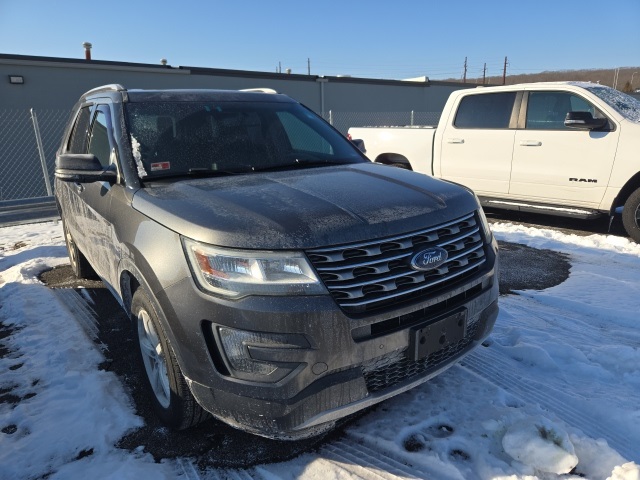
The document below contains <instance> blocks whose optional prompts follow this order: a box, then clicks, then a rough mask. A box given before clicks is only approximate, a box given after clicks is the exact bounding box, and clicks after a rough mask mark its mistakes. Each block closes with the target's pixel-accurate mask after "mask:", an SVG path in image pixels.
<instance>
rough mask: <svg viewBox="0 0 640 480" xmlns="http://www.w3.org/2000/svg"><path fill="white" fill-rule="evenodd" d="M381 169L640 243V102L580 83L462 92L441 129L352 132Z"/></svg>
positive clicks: (450, 101)
mask: <svg viewBox="0 0 640 480" xmlns="http://www.w3.org/2000/svg"><path fill="white" fill-rule="evenodd" d="M349 135H350V136H351V138H353V139H354V141H357V140H359V141H360V142H359V144H360V145H361V147H362V148H363V149H364V151H365V153H366V155H367V156H368V157H369V158H370V159H371V160H373V161H374V162H377V163H385V164H389V165H395V166H399V167H403V168H408V169H411V170H414V171H416V172H421V173H425V174H428V175H432V176H435V177H437V178H441V179H446V180H451V181H454V182H458V183H460V184H462V185H466V186H467V187H470V188H471V189H473V190H474V191H475V192H476V194H477V195H478V196H479V197H480V200H481V202H482V204H483V205H484V206H488V207H495V208H502V209H515V210H521V211H531V212H538V213H546V214H552V215H565V216H575V217H580V218H590V217H594V216H600V215H609V216H611V217H612V218H613V215H614V214H615V213H616V212H619V211H620V210H621V211H622V222H623V225H624V227H625V230H626V231H627V233H628V234H629V236H630V237H631V238H633V239H634V240H635V241H636V242H640V101H638V100H636V99H635V98H633V97H631V96H628V95H626V94H624V93H622V92H619V91H617V90H614V89H612V88H609V87H606V86H603V85H598V84H593V83H576V82H554V83H531V84H520V85H511V86H503V87H478V88H475V89H465V90H458V91H455V92H453V93H452V94H451V95H450V97H449V99H448V101H447V103H446V105H445V107H444V110H443V112H442V115H441V118H440V121H439V123H438V126H437V127H435V128H434V127H364V128H351V129H349Z"/></svg>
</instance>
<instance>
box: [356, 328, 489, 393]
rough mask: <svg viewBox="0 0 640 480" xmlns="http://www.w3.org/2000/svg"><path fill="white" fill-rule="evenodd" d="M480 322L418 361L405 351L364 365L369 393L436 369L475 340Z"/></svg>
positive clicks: (363, 370)
mask: <svg viewBox="0 0 640 480" xmlns="http://www.w3.org/2000/svg"><path fill="white" fill-rule="evenodd" d="M478 323H479V322H475V323H474V324H473V325H469V326H468V327H467V335H466V336H465V337H464V338H463V339H462V340H460V341H459V342H457V343H454V344H452V345H449V346H448V347H447V348H444V349H442V350H440V351H438V352H435V353H432V354H431V355H427V356H426V357H425V358H422V359H420V360H417V361H413V360H409V359H408V358H407V357H406V355H405V353H404V352H394V353H391V354H389V355H388V358H387V357H382V358H379V359H376V360H375V362H374V363H373V364H370V365H363V366H362V373H363V375H364V380H365V382H366V385H367V389H368V390H369V393H373V392H378V391H380V390H384V389H386V388H391V387H393V386H394V385H397V384H399V383H401V382H403V381H405V380H408V379H411V378H412V377H416V378H418V377H419V376H423V375H425V374H427V373H429V372H430V371H433V370H436V369H437V368H438V367H440V366H441V365H443V364H444V363H445V362H446V361H447V360H449V359H450V358H452V357H454V356H455V355H457V354H458V353H460V352H461V351H462V350H464V349H465V348H467V347H468V346H469V345H470V344H471V342H472V341H473V337H474V336H475V334H476V330H477V329H478Z"/></svg>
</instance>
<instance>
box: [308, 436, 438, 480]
mask: <svg viewBox="0 0 640 480" xmlns="http://www.w3.org/2000/svg"><path fill="white" fill-rule="evenodd" d="M354 440H355V439H354ZM361 441H362V438H361V437H358V439H357V441H354V442H351V443H346V442H343V441H341V440H338V441H336V442H332V443H331V444H329V445H325V446H324V447H323V448H322V449H321V451H320V454H321V455H322V456H323V457H324V458H327V459H330V460H331V461H332V463H333V464H337V465H338V466H339V467H341V468H342V469H344V470H347V471H348V472H349V473H352V474H354V475H357V476H358V477H360V478H362V479H366V480H380V479H383V480H394V479H398V478H407V479H415V478H429V476H427V474H426V473H425V472H422V471H420V470H418V469H417V468H415V467H413V466H412V467H408V466H407V465H405V464H403V463H401V462H399V461H397V460H395V459H393V458H391V457H390V456H389V455H388V453H387V452H384V451H382V450H380V449H378V448H370V447H368V446H367V445H364V444H363V443H358V442H361Z"/></svg>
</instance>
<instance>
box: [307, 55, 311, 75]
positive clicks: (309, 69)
mask: <svg viewBox="0 0 640 480" xmlns="http://www.w3.org/2000/svg"><path fill="white" fill-rule="evenodd" d="M307 75H311V59H310V58H307Z"/></svg>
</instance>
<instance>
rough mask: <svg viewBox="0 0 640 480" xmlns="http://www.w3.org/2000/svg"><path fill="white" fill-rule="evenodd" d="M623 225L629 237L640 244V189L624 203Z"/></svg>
mask: <svg viewBox="0 0 640 480" xmlns="http://www.w3.org/2000/svg"><path fill="white" fill-rule="evenodd" d="M622 224H623V225H624V229H625V230H626V231H627V233H628V234H629V236H630V237H631V238H632V239H633V240H634V241H636V242H638V243H640V188H638V189H637V190H636V191H635V192H633V193H632V194H631V195H629V198H627V201H626V202H625V203H624V208H623V209H622Z"/></svg>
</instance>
